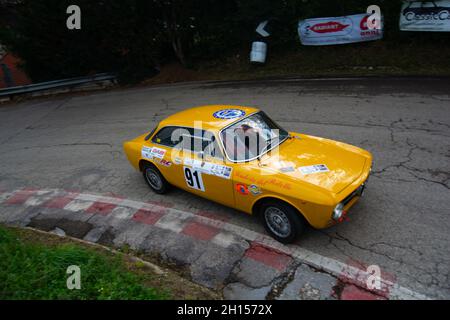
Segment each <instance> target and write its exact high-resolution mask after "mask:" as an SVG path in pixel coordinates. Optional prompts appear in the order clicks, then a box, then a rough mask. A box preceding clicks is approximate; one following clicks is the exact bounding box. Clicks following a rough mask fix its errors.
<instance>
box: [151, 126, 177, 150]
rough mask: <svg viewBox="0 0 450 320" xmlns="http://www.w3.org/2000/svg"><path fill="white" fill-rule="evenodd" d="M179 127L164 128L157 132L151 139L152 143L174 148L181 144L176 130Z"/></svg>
mask: <svg viewBox="0 0 450 320" xmlns="http://www.w3.org/2000/svg"><path fill="white" fill-rule="evenodd" d="M177 129H180V128H179V127H164V128H162V129H161V130H159V131H158V133H157V134H155V136H154V137H153V139H152V142H154V143H157V144H161V145H163V146H167V147H171V148H174V147H176V146H177V145H179V143H180V142H181V139H182V138H181V137H180V136H178V135H177V134H175V133H176V130H177Z"/></svg>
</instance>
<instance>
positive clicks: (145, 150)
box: [141, 146, 166, 160]
mask: <svg viewBox="0 0 450 320" xmlns="http://www.w3.org/2000/svg"><path fill="white" fill-rule="evenodd" d="M141 154H142V158H145V159H150V160H151V159H153V158H158V159H162V158H164V155H165V154H166V150H164V149H160V148H156V147H145V146H143V147H142V149H141Z"/></svg>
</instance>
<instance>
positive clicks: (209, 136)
mask: <svg viewBox="0 0 450 320" xmlns="http://www.w3.org/2000/svg"><path fill="white" fill-rule="evenodd" d="M197 131H198V130H197ZM192 151H193V152H203V153H204V155H205V156H209V157H213V158H217V159H223V155H222V152H221V151H220V147H219V143H218V141H217V139H216V137H215V135H214V134H213V133H212V132H210V131H205V130H202V131H201V132H200V131H199V132H195V134H194V143H193V146H192Z"/></svg>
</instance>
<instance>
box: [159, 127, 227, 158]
mask: <svg viewBox="0 0 450 320" xmlns="http://www.w3.org/2000/svg"><path fill="white" fill-rule="evenodd" d="M152 142H154V143H157V144H161V145H163V146H167V147H170V148H178V149H183V150H188V151H191V152H194V153H199V152H203V153H204V154H205V156H210V157H213V158H218V159H223V155H222V152H221V150H220V147H219V143H218V141H217V139H216V137H215V135H214V134H213V133H212V132H209V131H206V130H198V129H196V130H194V129H193V128H186V127H164V128H162V129H161V130H159V131H158V133H156V134H155V136H154V137H153V139H152Z"/></svg>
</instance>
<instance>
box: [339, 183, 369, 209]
mask: <svg viewBox="0 0 450 320" xmlns="http://www.w3.org/2000/svg"><path fill="white" fill-rule="evenodd" d="M366 181H367V180H366ZM366 181H365V182H364V183H363V184H362V185H360V186H359V187H358V188H357V189H356V190H355V191H353V192H352V193H350V195H349V196H348V197H347V198H345V199H344V200H343V201H342V203H343V204H344V206H345V205H346V204H347V203H349V202H350V201H352V199H353V198H354V197H361V196H362V195H363V193H364V188H365V187H366Z"/></svg>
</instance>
